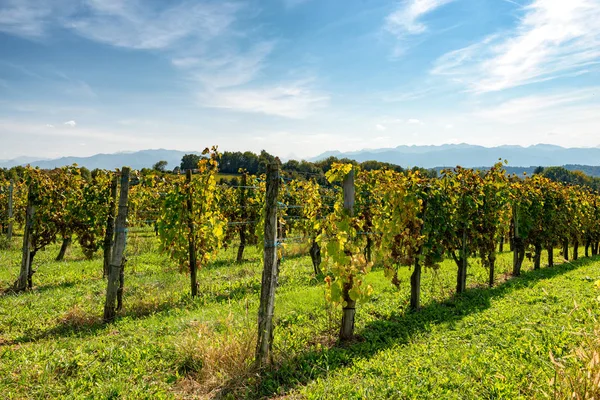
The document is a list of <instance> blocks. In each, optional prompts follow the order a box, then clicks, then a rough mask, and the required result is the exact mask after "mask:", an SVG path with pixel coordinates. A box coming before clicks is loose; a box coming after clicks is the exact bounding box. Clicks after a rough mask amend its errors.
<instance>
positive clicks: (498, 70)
mask: <svg viewBox="0 0 600 400" xmlns="http://www.w3.org/2000/svg"><path fill="white" fill-rule="evenodd" d="M522 11H523V16H522V17H521V18H520V19H519V21H518V23H517V25H516V27H515V28H514V29H513V30H512V31H510V32H502V33H498V34H494V35H491V36H488V37H486V38H485V39H483V40H482V41H480V42H478V43H474V44H472V45H470V46H467V47H464V48H462V49H459V50H455V51H452V52H450V53H447V54H445V55H443V56H442V57H441V58H439V59H438V60H437V62H436V64H435V67H434V68H433V70H432V73H433V74H438V75H446V76H449V77H451V78H452V79H453V80H454V81H456V82H459V83H462V84H463V85H465V86H466V87H467V88H468V90H470V91H473V92H479V93H482V92H492V91H499V90H503V89H508V88H512V87H517V86H521V85H526V84H530V83H535V82H540V81H546V80H552V79H556V78H559V77H562V76H565V75H573V74H575V75H577V74H582V73H585V72H586V68H588V67H589V66H590V65H592V64H598V63H600V24H599V23H598V21H600V2H598V1H597V0H569V1H566V0H535V1H533V2H532V3H531V4H529V5H528V6H525V7H523V9H522Z"/></svg>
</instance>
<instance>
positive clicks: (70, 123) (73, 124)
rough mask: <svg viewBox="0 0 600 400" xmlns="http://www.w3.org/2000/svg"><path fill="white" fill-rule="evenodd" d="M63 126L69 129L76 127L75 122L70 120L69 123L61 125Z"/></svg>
mask: <svg viewBox="0 0 600 400" xmlns="http://www.w3.org/2000/svg"><path fill="white" fill-rule="evenodd" d="M63 125H66V126H69V127H71V128H75V127H76V126H77V122H75V121H73V120H71V121H67V122H65V123H63Z"/></svg>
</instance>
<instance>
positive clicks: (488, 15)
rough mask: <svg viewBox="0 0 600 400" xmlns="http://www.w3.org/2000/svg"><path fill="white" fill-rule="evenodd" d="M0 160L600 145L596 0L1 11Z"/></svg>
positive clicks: (353, 0)
mask: <svg viewBox="0 0 600 400" xmlns="http://www.w3.org/2000/svg"><path fill="white" fill-rule="evenodd" d="M0 54H2V56H1V57H0V159H12V158H15V157H18V156H35V157H45V158H55V157H61V156H69V155H72V156H89V155H93V154H97V153H114V152H120V151H135V150H142V149H156V148H166V149H178V150H184V151H192V150H194V151H199V150H202V149H204V148H205V147H209V146H212V145H218V146H219V149H220V150H221V151H225V150H230V151H238V150H239V151H246V150H251V151H255V152H258V151H260V150H261V149H265V150H267V151H269V152H271V153H273V154H276V155H279V156H281V157H286V158H289V157H294V158H304V157H311V156H315V155H317V154H320V153H322V152H324V151H328V150H340V151H350V150H360V149H363V148H388V147H395V146H399V145H432V144H433V145H438V144H444V143H470V144H478V145H483V146H496V145H503V144H513V145H523V146H527V145H532V144H537V143H549V144H557V145H561V146H565V147H595V146H598V145H600V98H599V95H598V89H599V88H600V0H405V1H384V0H260V1H259V0H255V1H252V0H248V1H227V0H225V1H217V0H215V1H200V0H197V1H194V0H184V1H181V0H170V1H163V0H0Z"/></svg>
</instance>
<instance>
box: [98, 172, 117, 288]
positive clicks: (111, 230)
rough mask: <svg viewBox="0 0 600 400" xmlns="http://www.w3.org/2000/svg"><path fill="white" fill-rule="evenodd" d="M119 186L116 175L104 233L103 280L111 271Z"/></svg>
mask: <svg viewBox="0 0 600 400" xmlns="http://www.w3.org/2000/svg"><path fill="white" fill-rule="evenodd" d="M117 186H119V177H118V176H117V175H116V174H115V175H114V176H113V178H112V181H111V182H110V203H109V205H108V217H107V218H106V232H105V233H104V268H103V269H102V277H103V278H104V277H107V276H108V273H109V270H110V259H111V255H112V247H113V243H114V235H115V208H116V206H117V204H116V203H117Z"/></svg>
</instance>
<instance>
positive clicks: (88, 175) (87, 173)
mask: <svg viewBox="0 0 600 400" xmlns="http://www.w3.org/2000/svg"><path fill="white" fill-rule="evenodd" d="M79 171H80V172H81V176H82V177H83V179H85V180H86V181H87V182H89V181H91V180H92V173H91V172H90V170H89V169H87V168H86V167H79Z"/></svg>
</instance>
